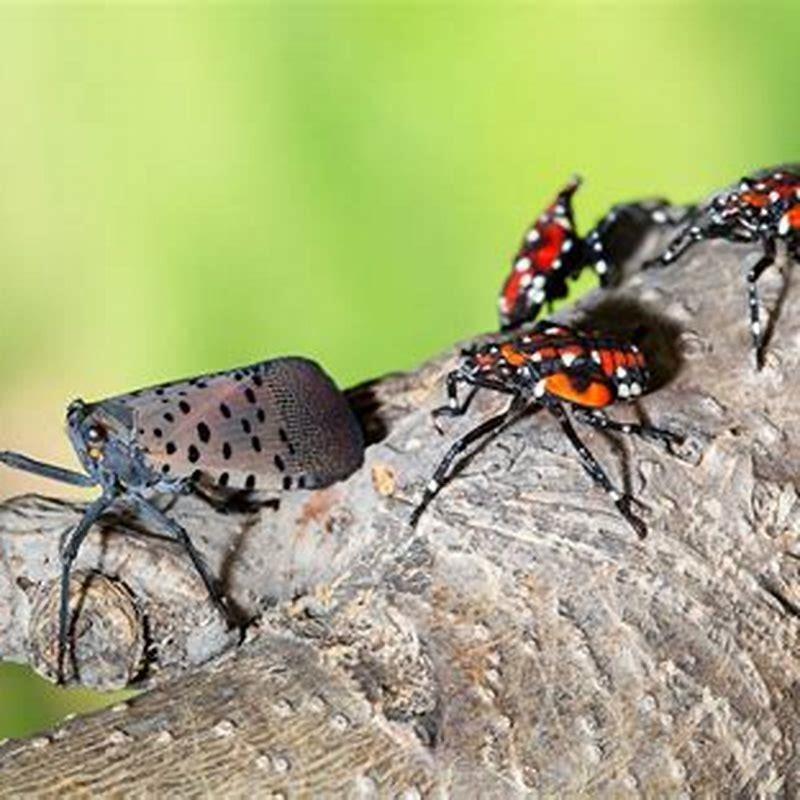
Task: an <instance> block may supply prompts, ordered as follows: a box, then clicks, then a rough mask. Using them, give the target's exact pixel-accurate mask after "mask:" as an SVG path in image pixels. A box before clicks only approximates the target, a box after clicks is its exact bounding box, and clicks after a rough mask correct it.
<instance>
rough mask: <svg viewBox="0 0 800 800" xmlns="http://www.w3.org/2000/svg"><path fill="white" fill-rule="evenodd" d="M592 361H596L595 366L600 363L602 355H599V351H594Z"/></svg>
mask: <svg viewBox="0 0 800 800" xmlns="http://www.w3.org/2000/svg"><path fill="white" fill-rule="evenodd" d="M592 361H594V363H595V364H599V363H600V353H598V352H597V350H592Z"/></svg>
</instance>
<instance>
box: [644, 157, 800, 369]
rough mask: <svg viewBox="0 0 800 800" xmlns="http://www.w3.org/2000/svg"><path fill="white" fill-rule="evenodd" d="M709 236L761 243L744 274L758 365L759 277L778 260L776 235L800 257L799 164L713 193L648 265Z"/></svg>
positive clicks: (662, 262) (671, 258) (672, 258)
mask: <svg viewBox="0 0 800 800" xmlns="http://www.w3.org/2000/svg"><path fill="white" fill-rule="evenodd" d="M706 239H725V240H727V241H729V242H737V243H738V242H740V243H744V244H758V245H760V246H761V248H762V255H761V258H759V260H758V261H757V262H756V263H755V264H753V266H751V267H750V268H749V269H748V270H747V273H746V276H745V277H746V280H747V290H748V307H749V313H750V334H751V338H752V343H753V350H754V352H755V357H756V363H757V364H758V363H759V361H760V356H761V347H762V344H763V341H762V326H761V322H760V321H759V318H758V312H759V307H760V303H759V299H758V289H757V288H756V282H757V281H758V279H759V277H760V276H761V275H762V274H763V273H764V271H765V270H766V269H767V268H768V267H770V266H771V265H772V264H773V263H774V262H775V257H776V254H777V243H778V240H781V239H782V240H783V241H784V242H785V243H786V248H787V252H788V253H789V254H790V256H791V258H792V259H793V260H794V261H796V262H800V166H797V167H778V168H775V169H767V170H762V171H760V172H758V173H756V174H755V175H753V176H751V177H746V178H742V180H741V181H740V182H739V184H738V185H737V186H736V187H735V188H734V189H730V190H726V191H723V192H720V193H719V194H717V195H715V196H714V197H712V199H711V200H710V201H709V202H708V203H706V204H705V205H702V206H700V207H699V208H698V209H697V210H696V211H695V212H694V213H693V214H691V215H690V218H689V220H688V222H687V223H686V224H685V225H684V226H683V228H682V229H681V230H680V231H679V232H678V234H677V236H676V237H675V239H673V241H672V242H671V244H670V245H669V246H668V247H667V249H666V250H665V251H664V253H662V255H661V256H660V257H659V258H657V259H656V260H655V261H651V262H649V263H648V264H647V265H646V266H648V267H650V266H658V265H665V264H671V263H672V262H673V261H676V260H677V259H678V258H680V257H681V256H682V255H683V254H684V253H685V252H686V251H687V250H689V248H691V247H692V246H694V245H695V244H697V243H698V242H701V241H703V240H706Z"/></svg>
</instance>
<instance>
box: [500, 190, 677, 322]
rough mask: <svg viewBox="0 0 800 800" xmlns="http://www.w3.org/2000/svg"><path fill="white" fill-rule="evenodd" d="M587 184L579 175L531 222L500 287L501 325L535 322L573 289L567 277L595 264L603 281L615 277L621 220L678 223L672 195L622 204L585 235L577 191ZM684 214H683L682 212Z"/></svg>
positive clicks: (628, 224) (657, 223)
mask: <svg viewBox="0 0 800 800" xmlns="http://www.w3.org/2000/svg"><path fill="white" fill-rule="evenodd" d="M580 185H581V178H580V177H578V176H575V177H574V178H572V180H571V181H570V182H569V183H568V184H567V185H566V186H565V187H564V188H563V189H562V190H561V191H560V192H559V194H558V195H557V197H556V199H555V200H554V201H553V203H552V204H551V205H550V206H549V207H548V208H547V209H546V210H545V211H544V213H543V214H541V215H540V216H539V218H538V219H537V220H536V222H534V224H533V225H532V226H531V227H530V229H529V230H528V232H527V233H526V234H525V237H524V238H523V240H522V244H521V245H520V247H519V250H518V251H517V254H516V255H515V256H514V260H513V266H512V269H511V274H510V275H509V276H508V277H507V278H506V281H505V283H504V284H503V288H502V291H501V293H500V300H499V306H500V325H501V328H502V329H503V330H504V331H507V330H512V329H513V328H517V327H519V326H520V325H522V324H524V323H526V322H533V321H534V320H535V319H536V317H537V316H538V315H539V312H540V310H541V308H542V306H543V305H544V304H545V303H552V302H553V301H554V300H557V299H558V298H561V297H566V295H567V279H568V278H577V277H578V275H579V274H580V273H581V272H582V271H583V269H584V267H586V266H592V267H594V270H595V272H596V273H597V274H598V276H599V277H600V283H601V285H602V286H607V285H608V284H609V283H610V282H611V281H612V280H613V278H614V266H615V259H614V258H612V257H611V253H610V252H609V243H610V240H611V239H613V238H618V235H619V233H620V231H619V230H618V229H619V227H620V224H621V223H624V225H626V226H630V225H631V224H633V225H635V226H637V227H641V226H642V225H643V223H646V224H652V225H667V224H675V222H676V219H675V217H674V215H673V213H672V210H670V208H669V203H668V201H666V200H663V199H658V200H653V201H643V202H641V203H624V204H620V205H616V206H614V207H613V208H611V210H610V211H609V212H608V214H606V215H605V217H603V218H602V219H601V220H600V221H599V222H598V223H597V225H596V227H595V228H594V229H593V230H592V231H591V232H590V233H589V234H587V236H586V237H585V238H581V237H580V236H579V235H578V233H577V231H576V230H575V219H574V214H573V210H572V197H573V195H574V194H575V192H576V191H577V189H578V187H579V186H580ZM680 218H682V216H681V217H680Z"/></svg>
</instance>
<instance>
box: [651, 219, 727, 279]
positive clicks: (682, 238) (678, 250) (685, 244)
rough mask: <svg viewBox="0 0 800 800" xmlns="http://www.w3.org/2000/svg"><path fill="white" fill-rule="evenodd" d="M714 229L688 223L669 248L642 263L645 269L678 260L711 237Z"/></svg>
mask: <svg viewBox="0 0 800 800" xmlns="http://www.w3.org/2000/svg"><path fill="white" fill-rule="evenodd" d="M714 233H715V232H714V231H712V230H711V229H708V228H704V227H703V226H701V225H698V224H697V223H692V224H689V225H687V226H686V227H685V228H684V229H683V230H682V231H681V232H680V233H679V234H678V235H677V236H676V237H675V238H674V239H673V240H672V241H671V242H670V243H669V245H668V246H667V249H666V250H665V251H664V252H663V253H662V254H661V255H660V256H659V257H658V258H654V259H653V260H652V261H647V262H645V263H644V264H643V265H642V268H643V269H650V268H651V267H663V266H666V265H667V264H671V263H672V262H673V261H677V260H678V259H679V258H680V257H681V256H682V255H683V254H684V253H685V252H686V251H687V250H689V249H690V248H692V247H694V246H695V245H696V244H697V243H698V242H702V241H703V240H704V239H711V238H713V236H714Z"/></svg>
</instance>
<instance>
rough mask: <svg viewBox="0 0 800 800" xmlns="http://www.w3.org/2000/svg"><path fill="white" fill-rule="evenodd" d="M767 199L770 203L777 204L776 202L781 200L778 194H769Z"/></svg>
mask: <svg viewBox="0 0 800 800" xmlns="http://www.w3.org/2000/svg"><path fill="white" fill-rule="evenodd" d="M769 199H770V202H772V203H777V202H778V200H780V199H781V196H780V194H778V192H770V193H769Z"/></svg>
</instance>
